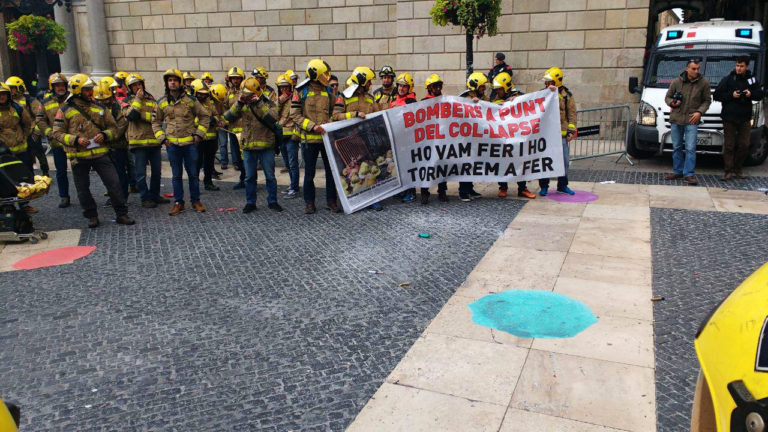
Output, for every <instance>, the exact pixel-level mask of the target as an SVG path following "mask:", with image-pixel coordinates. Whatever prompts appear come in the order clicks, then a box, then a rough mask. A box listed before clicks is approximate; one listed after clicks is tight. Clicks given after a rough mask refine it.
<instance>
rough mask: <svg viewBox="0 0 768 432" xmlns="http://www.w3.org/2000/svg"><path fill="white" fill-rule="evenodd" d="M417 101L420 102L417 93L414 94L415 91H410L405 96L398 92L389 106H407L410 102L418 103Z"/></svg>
mask: <svg viewBox="0 0 768 432" xmlns="http://www.w3.org/2000/svg"><path fill="white" fill-rule="evenodd" d="M416 102H418V100H416V94H414V93H408V94H407V95H405V96H400V95H399V94H398V95H397V96H395V98H394V99H392V101H391V102H390V103H389V107H390V108H394V107H400V106H406V105H408V104H412V103H416Z"/></svg>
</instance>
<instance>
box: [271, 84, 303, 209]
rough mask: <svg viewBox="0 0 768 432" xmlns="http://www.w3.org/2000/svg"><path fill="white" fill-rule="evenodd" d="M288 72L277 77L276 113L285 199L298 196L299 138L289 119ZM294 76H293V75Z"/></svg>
mask: <svg viewBox="0 0 768 432" xmlns="http://www.w3.org/2000/svg"><path fill="white" fill-rule="evenodd" d="M288 72H291V73H293V71H287V72H286V73H284V74H282V75H280V76H279V77H277V81H275V84H276V85H277V94H278V96H277V111H278V115H279V121H278V123H279V124H280V127H281V128H282V130H283V144H282V148H281V149H280V154H281V155H282V156H283V163H284V164H285V167H286V168H287V169H288V178H290V185H289V186H288V189H287V190H286V191H284V192H283V193H284V195H285V198H286V199H293V198H298V196H299V190H300V189H299V136H298V135H297V134H296V123H294V121H293V119H292V118H291V99H292V98H293V94H294V87H293V81H292V80H291V76H290V75H289V74H288ZM294 75H295V74H294Z"/></svg>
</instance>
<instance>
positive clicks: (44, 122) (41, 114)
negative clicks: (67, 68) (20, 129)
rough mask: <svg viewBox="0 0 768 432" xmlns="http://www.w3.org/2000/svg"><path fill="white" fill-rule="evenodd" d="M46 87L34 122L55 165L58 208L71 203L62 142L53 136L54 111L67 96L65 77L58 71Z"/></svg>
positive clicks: (56, 110) (55, 111)
mask: <svg viewBox="0 0 768 432" xmlns="http://www.w3.org/2000/svg"><path fill="white" fill-rule="evenodd" d="M48 89H49V91H50V93H51V95H50V96H48V97H47V98H45V99H43V101H42V103H41V105H40V107H39V108H38V110H37V114H36V115H35V124H36V127H37V129H38V130H39V131H40V133H41V134H42V135H45V136H46V137H47V138H48V145H49V146H50V147H51V154H52V155H53V165H54V166H55V167H56V184H57V185H58V188H59V198H61V201H60V202H59V208H67V207H69V206H70V204H71V200H70V197H69V178H68V177H67V170H68V165H67V154H66V152H65V151H64V148H63V147H62V144H61V143H60V142H58V141H56V139H54V138H53V121H54V119H55V118H56V113H57V112H59V107H60V106H61V105H63V104H64V101H65V100H66V99H67V96H69V90H67V78H66V77H65V76H64V75H62V74H60V73H55V74H53V75H51V76H50V78H48Z"/></svg>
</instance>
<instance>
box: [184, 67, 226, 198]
mask: <svg viewBox="0 0 768 432" xmlns="http://www.w3.org/2000/svg"><path fill="white" fill-rule="evenodd" d="M189 88H190V91H191V92H192V96H193V97H194V98H196V99H197V100H198V102H200V105H202V106H203V108H205V109H206V110H207V111H208V113H209V114H210V115H211V120H210V124H209V125H207V126H208V130H207V131H206V132H205V139H204V140H202V141H200V144H198V145H197V153H198V158H197V171H198V172H200V170H201V169H202V170H203V187H204V188H205V190H207V191H214V192H215V191H219V190H221V189H220V188H219V187H218V186H215V185H214V184H213V175H214V171H213V164H214V162H215V161H214V158H215V157H216V146H217V143H216V132H217V131H216V129H217V126H218V125H219V124H223V122H224V121H223V117H222V114H221V112H220V111H219V109H218V108H217V106H216V102H215V101H214V99H213V98H212V97H211V89H210V88H209V87H208V86H207V85H206V84H205V83H204V82H203V80H199V79H196V80H194V81H192V84H190V86H189ZM195 121H196V122H197V121H198V119H195Z"/></svg>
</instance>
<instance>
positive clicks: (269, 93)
mask: <svg viewBox="0 0 768 432" xmlns="http://www.w3.org/2000/svg"><path fill="white" fill-rule="evenodd" d="M261 91H262V92H263V93H264V96H266V97H267V98H268V99H269V100H271V101H272V102H277V92H276V91H275V89H273V88H272V87H270V86H266V87H265V88H262V89H261Z"/></svg>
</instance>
